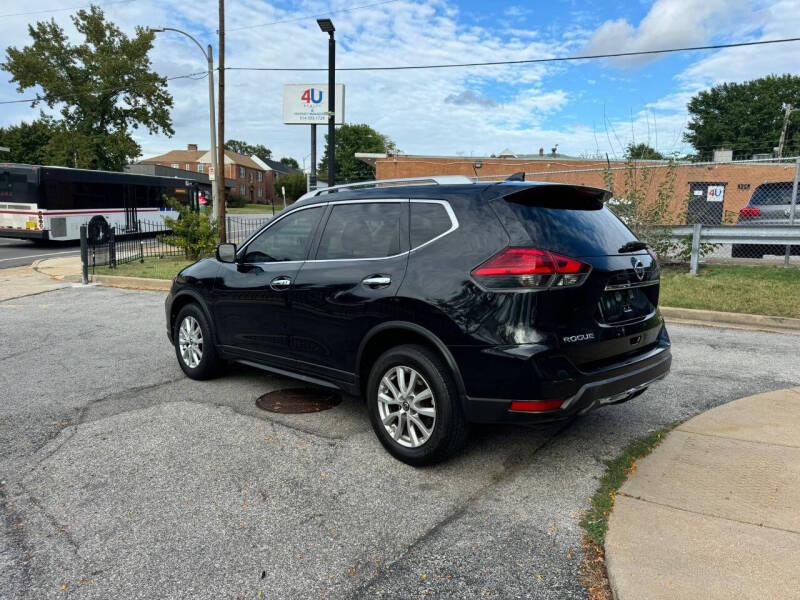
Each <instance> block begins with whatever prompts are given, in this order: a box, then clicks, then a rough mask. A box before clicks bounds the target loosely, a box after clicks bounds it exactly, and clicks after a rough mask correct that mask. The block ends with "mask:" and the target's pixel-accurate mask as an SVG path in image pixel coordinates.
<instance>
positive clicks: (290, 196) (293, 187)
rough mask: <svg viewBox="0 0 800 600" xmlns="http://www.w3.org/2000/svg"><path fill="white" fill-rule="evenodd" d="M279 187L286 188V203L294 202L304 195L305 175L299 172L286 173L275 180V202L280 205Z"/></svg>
mask: <svg viewBox="0 0 800 600" xmlns="http://www.w3.org/2000/svg"><path fill="white" fill-rule="evenodd" d="M281 186H283V187H285V188H286V202H287V203H289V202H294V201H295V200H297V199H298V198H299V197H300V196H302V195H303V194H305V193H306V191H307V188H306V174H305V173H301V172H295V173H286V174H285V175H279V176H278V177H276V178H275V196H276V202H279V203H282V202H283V196H282V195H281Z"/></svg>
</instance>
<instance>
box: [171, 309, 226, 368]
mask: <svg viewBox="0 0 800 600" xmlns="http://www.w3.org/2000/svg"><path fill="white" fill-rule="evenodd" d="M172 339H173V342H174V344H175V354H176V356H177V357H178V363H179V364H180V366H181V369H183V372H184V373H186V375H188V376H189V377H191V378H192V379H210V378H211V377H214V376H215V375H216V374H217V373H219V368H220V365H221V361H220V359H219V356H218V355H217V349H216V348H215V347H214V342H213V339H212V336H211V328H210V327H209V325H208V320H207V319H206V316H205V314H204V313H203V311H202V310H201V309H200V307H199V306H197V305H196V304H189V305H187V306H184V307H183V308H182V309H181V311H180V312H179V313H178V318H177V319H175V330H174V331H173V334H172Z"/></svg>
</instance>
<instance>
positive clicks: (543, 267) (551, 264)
mask: <svg viewBox="0 0 800 600" xmlns="http://www.w3.org/2000/svg"><path fill="white" fill-rule="evenodd" d="M591 270H592V267H591V265H588V264H586V263H584V262H581V261H579V260H575V259H574V258H568V257H566V256H561V255H559V254H555V253H553V252H549V251H548V250H539V249H538V248H505V249H504V250H501V251H500V252H498V253H497V254H495V255H494V256H493V257H491V258H490V259H489V260H487V261H486V262H484V263H482V264H481V265H479V266H477V267H475V268H474V269H472V272H471V275H472V276H473V277H474V278H475V279H476V280H477V281H478V282H480V283H481V285H483V286H484V287H486V288H488V289H493V290H497V289H530V290H542V289H547V288H564V287H575V286H578V285H580V284H582V283H583V282H584V281H585V280H586V277H587V276H588V275H589V271H591Z"/></svg>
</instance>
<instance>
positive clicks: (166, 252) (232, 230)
mask: <svg viewBox="0 0 800 600" xmlns="http://www.w3.org/2000/svg"><path fill="white" fill-rule="evenodd" d="M271 218H272V217H271V216H270V217H241V216H234V217H226V219H225V225H226V237H227V241H228V242H231V243H234V244H241V243H242V242H243V241H245V240H246V239H247V238H249V237H250V236H251V235H253V234H254V233H255V232H257V231H258V230H259V229H261V228H262V227H263V226H264V225H266V224H267V223H268V222H269V221H270V220H271ZM83 255H85V257H84V259H83V260H84V264H85V265H86V267H87V268H88V269H91V270H92V271H94V268H95V267H97V266H109V267H111V268H112V269H113V268H116V267H117V266H118V265H122V264H125V263H131V262H136V261H139V262H144V260H145V259H147V258H164V257H167V256H175V257H186V258H188V255H187V252H186V249H185V248H184V247H182V245H181V244H179V242H178V240H177V238H176V235H175V233H173V232H172V231H171V230H170V229H168V228H166V226H165V225H164V223H162V222H158V221H137V227H136V228H135V229H134V230H130V229H126V228H124V227H119V226H115V227H109V228H107V229H105V230H102V231H100V232H99V234H97V235H95V236H94V237H90V238H89V239H88V240H87V242H86V251H85V252H84V251H82V256H83Z"/></svg>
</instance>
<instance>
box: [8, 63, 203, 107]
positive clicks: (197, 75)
mask: <svg viewBox="0 0 800 600" xmlns="http://www.w3.org/2000/svg"><path fill="white" fill-rule="evenodd" d="M207 76H208V71H197V72H196V73H187V74H186V75H175V76H173V77H167V78H166V80H167V81H174V80H176V79H194V80H199V79H203V78H205V77H207ZM135 90H136V88H135V87H131V88H106V89H102V90H92V92H93V93H96V94H102V93H104V92H130V91H135ZM64 95H65V96H77V95H78V94H77V93H72V94H64ZM43 101H44V98H25V99H24V100H2V101H0V104H22V103H24V102H43Z"/></svg>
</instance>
